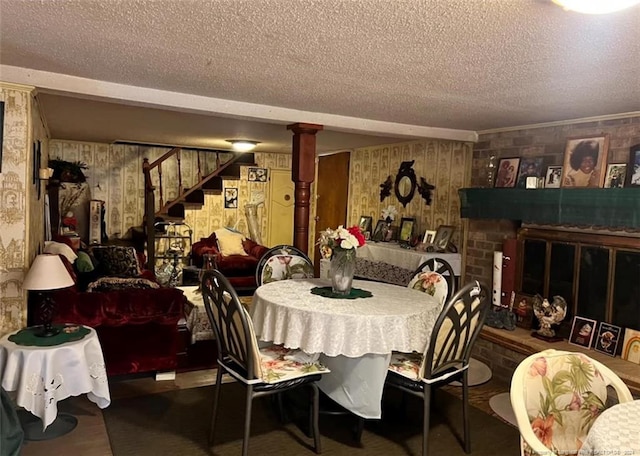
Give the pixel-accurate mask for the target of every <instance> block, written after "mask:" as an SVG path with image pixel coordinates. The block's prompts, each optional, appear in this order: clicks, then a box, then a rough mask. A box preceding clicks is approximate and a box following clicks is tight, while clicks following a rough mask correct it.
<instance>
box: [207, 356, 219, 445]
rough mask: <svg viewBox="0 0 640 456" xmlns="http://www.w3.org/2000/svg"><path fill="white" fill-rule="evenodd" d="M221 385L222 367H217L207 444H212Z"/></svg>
mask: <svg viewBox="0 0 640 456" xmlns="http://www.w3.org/2000/svg"><path fill="white" fill-rule="evenodd" d="M221 387H222V369H221V368H220V367H218V373H217V374H216V386H215V390H214V392H213V410H212V411H211V426H210V429H209V446H212V445H213V434H214V432H215V427H216V418H217V416H218V406H219V405H220V389H221Z"/></svg>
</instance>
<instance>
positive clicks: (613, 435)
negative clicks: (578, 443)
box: [579, 400, 640, 456]
mask: <svg viewBox="0 0 640 456" xmlns="http://www.w3.org/2000/svg"><path fill="white" fill-rule="evenodd" d="M579 454H580V455H581V456H591V455H607V454H611V455H614V454H615V455H640V400H637V401H632V402H624V403H622V404H617V405H614V406H613V407H610V408H608V409H606V410H605V411H604V412H602V414H601V415H600V416H599V417H598V418H597V419H596V421H595V422H594V423H593V426H592V427H591V430H590V431H589V434H588V435H587V438H586V440H585V441H584V444H583V445H582V448H581V449H580V453H579Z"/></svg>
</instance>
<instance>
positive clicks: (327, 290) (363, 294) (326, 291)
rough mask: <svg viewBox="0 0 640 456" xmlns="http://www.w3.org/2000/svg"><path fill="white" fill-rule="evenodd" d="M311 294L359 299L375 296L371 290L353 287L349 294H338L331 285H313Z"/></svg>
mask: <svg viewBox="0 0 640 456" xmlns="http://www.w3.org/2000/svg"><path fill="white" fill-rule="evenodd" d="M311 294H314V295H318V296H324V297H325V298H334V299H357V298H370V297H371V296H373V294H372V293H371V292H370V291H367V290H362V289H361V288H352V289H351V291H350V292H349V294H348V295H343V294H337V293H334V292H333V290H332V289H331V287H313V288H312V289H311Z"/></svg>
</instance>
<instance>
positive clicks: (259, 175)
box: [247, 168, 268, 182]
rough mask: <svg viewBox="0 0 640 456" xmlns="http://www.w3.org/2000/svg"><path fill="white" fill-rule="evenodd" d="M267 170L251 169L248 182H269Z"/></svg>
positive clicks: (248, 173)
mask: <svg viewBox="0 0 640 456" xmlns="http://www.w3.org/2000/svg"><path fill="white" fill-rule="evenodd" d="M267 172H268V170H267V168H249V170H248V171H247V180H248V181H249V182H267Z"/></svg>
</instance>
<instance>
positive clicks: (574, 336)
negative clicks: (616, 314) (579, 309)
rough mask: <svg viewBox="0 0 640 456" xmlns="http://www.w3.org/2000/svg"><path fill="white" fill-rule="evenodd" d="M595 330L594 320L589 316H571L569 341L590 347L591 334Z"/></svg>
mask: <svg viewBox="0 0 640 456" xmlns="http://www.w3.org/2000/svg"><path fill="white" fill-rule="evenodd" d="M595 332H596V321H595V320H591V319H590V318H583V317H578V316H576V317H573V326H571V335H570V336H569V343H570V344H573V345H579V346H581V347H584V348H590V347H591V341H592V340H593V335H594V334H595Z"/></svg>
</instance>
